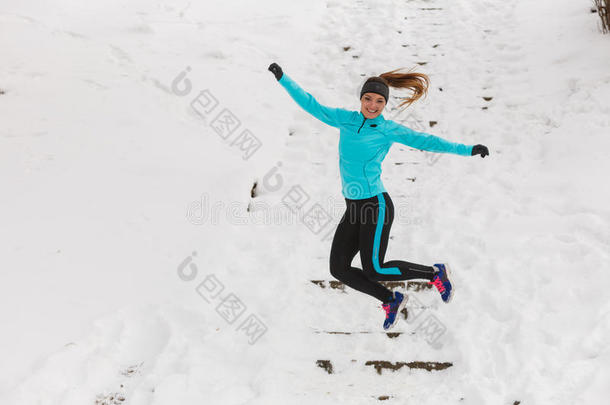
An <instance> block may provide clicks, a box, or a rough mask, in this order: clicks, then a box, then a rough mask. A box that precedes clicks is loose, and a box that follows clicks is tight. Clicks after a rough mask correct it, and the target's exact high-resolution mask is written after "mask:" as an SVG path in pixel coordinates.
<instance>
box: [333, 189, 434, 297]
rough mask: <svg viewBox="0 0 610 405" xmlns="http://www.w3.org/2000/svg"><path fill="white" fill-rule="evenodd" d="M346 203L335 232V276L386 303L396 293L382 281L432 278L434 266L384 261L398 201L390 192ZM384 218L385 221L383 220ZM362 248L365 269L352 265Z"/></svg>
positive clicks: (361, 255) (361, 254)
mask: <svg viewBox="0 0 610 405" xmlns="http://www.w3.org/2000/svg"><path fill="white" fill-rule="evenodd" d="M345 203H346V205H347V208H346V210H345V214H343V217H342V218H341V221H340V222H339V225H338V226H337V230H336V231H335V236H334V237H333V243H332V248H331V251H330V274H332V276H333V277H335V278H337V279H338V280H340V281H342V282H343V283H345V284H346V285H348V286H350V287H352V288H354V289H356V290H358V291H361V292H363V293H365V294H368V295H371V296H373V297H375V298H377V299H379V300H380V301H382V302H388V300H390V299H391V298H392V292H391V291H390V290H389V289H388V288H386V287H384V286H383V285H382V284H381V283H379V281H386V280H411V279H417V278H419V279H426V280H432V277H433V276H434V268H433V267H431V266H424V265H421V264H415V263H409V262H403V261H399V260H391V261H389V262H384V256H385V251H386V248H387V246H388V239H389V236H390V227H391V226H392V221H393V220H394V204H392V199H391V198H390V196H389V195H388V193H387V192H383V193H380V194H378V195H376V196H374V197H370V198H366V199H362V200H350V199H347V198H346V199H345ZM380 218H382V219H383V220H382V221H379V219H380ZM358 251H360V261H361V262H362V267H363V269H362V270H360V269H359V268H356V267H352V266H351V264H352V260H353V259H354V256H356V253H358Z"/></svg>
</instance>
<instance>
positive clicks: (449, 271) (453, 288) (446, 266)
mask: <svg viewBox="0 0 610 405" xmlns="http://www.w3.org/2000/svg"><path fill="white" fill-rule="evenodd" d="M443 265H444V266H445V271H446V272H447V280H449V282H450V283H451V292H450V293H449V299H448V300H447V301H444V302H445V304H449V303H450V302H451V300H452V299H453V293H455V286H454V285H453V277H451V269H450V268H449V265H448V264H447V263H443Z"/></svg>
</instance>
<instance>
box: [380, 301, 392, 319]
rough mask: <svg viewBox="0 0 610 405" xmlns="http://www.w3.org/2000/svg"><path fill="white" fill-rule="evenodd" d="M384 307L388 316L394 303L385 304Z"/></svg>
mask: <svg viewBox="0 0 610 405" xmlns="http://www.w3.org/2000/svg"><path fill="white" fill-rule="evenodd" d="M381 307H382V308H383V310H384V311H385V316H386V317H387V316H388V315H390V312H392V305H390V304H383V305H382V306H381Z"/></svg>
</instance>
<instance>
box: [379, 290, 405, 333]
mask: <svg viewBox="0 0 610 405" xmlns="http://www.w3.org/2000/svg"><path fill="white" fill-rule="evenodd" d="M393 297H394V298H393V299H392V300H391V301H390V302H388V303H386V304H383V305H382V306H381V307H382V308H383V310H384V311H385V321H384V322H383V329H385V330H389V329H392V327H393V326H394V325H395V324H396V322H397V321H398V313H399V312H400V311H402V309H403V308H404V306H405V304H406V303H407V298H408V297H406V296H405V295H403V294H401V293H399V292H398V291H394V293H393Z"/></svg>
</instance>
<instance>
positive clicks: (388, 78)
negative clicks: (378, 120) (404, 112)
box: [365, 68, 430, 108]
mask: <svg viewBox="0 0 610 405" xmlns="http://www.w3.org/2000/svg"><path fill="white" fill-rule="evenodd" d="M400 69H403V68H398V69H394V70H391V71H389V72H385V73H382V74H380V75H379V76H373V77H369V78H368V79H367V80H366V82H365V83H367V82H370V81H375V82H380V83H384V84H385V85H387V86H389V87H394V88H397V89H409V90H411V95H409V96H407V97H399V98H401V99H402V100H403V101H402V102H401V103H400V104H399V105H398V108H400V107H403V106H404V108H407V107H409V106H410V105H411V104H413V103H414V102H416V101H417V100H419V99H420V98H421V97H425V96H426V95H427V94H428V87H429V86H430V78H429V77H428V75H426V74H424V73H418V72H411V71H408V72H399V70H400ZM411 70H413V69H411Z"/></svg>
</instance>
